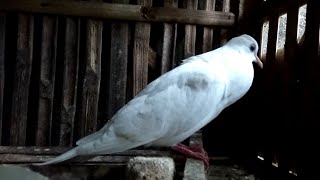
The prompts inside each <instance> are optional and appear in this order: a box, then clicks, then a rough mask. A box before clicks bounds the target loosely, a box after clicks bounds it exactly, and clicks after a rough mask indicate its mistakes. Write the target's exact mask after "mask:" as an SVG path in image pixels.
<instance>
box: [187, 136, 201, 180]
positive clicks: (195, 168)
mask: <svg viewBox="0 0 320 180" xmlns="http://www.w3.org/2000/svg"><path fill="white" fill-rule="evenodd" d="M190 145H191V146H194V145H197V146H199V147H203V143H202V133H201V132H200V131H199V132H196V133H195V134H193V135H192V136H191V137H190ZM183 179H184V180H189V179H199V180H206V179H207V175H206V170H205V167H204V164H203V162H202V161H200V160H195V159H191V158H188V159H187V161H186V164H185V168H184V172H183Z"/></svg>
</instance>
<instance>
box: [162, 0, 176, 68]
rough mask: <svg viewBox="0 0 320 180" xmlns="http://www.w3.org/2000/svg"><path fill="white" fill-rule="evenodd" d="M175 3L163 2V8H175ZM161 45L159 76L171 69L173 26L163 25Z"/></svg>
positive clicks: (173, 1)
mask: <svg viewBox="0 0 320 180" xmlns="http://www.w3.org/2000/svg"><path fill="white" fill-rule="evenodd" d="M177 5H178V4H177V1H175V0H165V1H164V7H177ZM163 28H164V29H163V44H162V57H161V74H164V73H166V72H167V71H169V70H170V69H171V63H170V59H171V55H172V54H173V53H172V52H173V51H172V49H173V43H174V28H175V26H174V24H169V23H164V26H163Z"/></svg>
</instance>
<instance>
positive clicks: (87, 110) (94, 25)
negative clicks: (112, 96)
mask: <svg viewBox="0 0 320 180" xmlns="http://www.w3.org/2000/svg"><path fill="white" fill-rule="evenodd" d="M102 25H103V22H102V21H98V20H91V19H90V20H88V21H87V37H86V38H87V40H86V44H87V47H86V50H87V51H86V67H85V75H84V79H83V86H82V95H81V102H80V103H81V104H80V107H79V108H78V110H79V113H80V116H79V117H78V119H77V120H78V124H79V127H78V129H79V130H80V133H79V135H80V137H84V136H87V135H89V134H91V133H93V132H95V131H96V129H97V114H98V100H99V90H100V81H101V49H102V27H103V26H102Z"/></svg>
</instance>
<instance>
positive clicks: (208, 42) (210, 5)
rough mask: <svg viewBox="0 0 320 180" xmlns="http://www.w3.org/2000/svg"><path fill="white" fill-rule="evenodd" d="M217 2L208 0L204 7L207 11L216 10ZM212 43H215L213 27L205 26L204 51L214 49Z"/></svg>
mask: <svg viewBox="0 0 320 180" xmlns="http://www.w3.org/2000/svg"><path fill="white" fill-rule="evenodd" d="M215 4H216V0H206V3H205V7H204V8H205V10H206V11H214V10H215ZM212 43H213V29H212V28H210V27H204V29H203V44H202V52H208V51H210V50H212Z"/></svg>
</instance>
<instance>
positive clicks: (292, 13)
mask: <svg viewBox="0 0 320 180" xmlns="http://www.w3.org/2000/svg"><path fill="white" fill-rule="evenodd" d="M289 3H290V4H289V8H288V12H287V28H286V42H285V47H284V52H285V54H284V61H283V69H282V71H281V72H282V73H281V76H282V87H281V91H280V92H279V93H281V94H280V96H281V97H282V98H281V99H282V103H281V104H282V105H281V106H282V107H283V108H282V112H283V115H284V117H285V118H282V119H283V123H284V127H285V128H287V134H286V135H283V136H282V138H280V140H281V141H282V143H281V145H280V148H279V152H278V153H279V171H280V172H281V174H282V176H283V179H287V178H286V177H287V176H288V171H289V170H291V168H293V167H292V162H293V160H294V158H295V157H294V154H295V152H294V149H296V144H295V143H291V142H288V139H290V138H292V139H295V138H294V136H292V133H294V129H295V128H294V127H297V126H296V124H295V122H296V119H297V117H299V113H298V112H299V108H298V102H297V91H296V89H297V79H298V78H297V72H296V67H295V65H296V61H297V25H298V18H299V17H298V16H299V14H298V13H299V3H298V0H291V1H290V2H289ZM281 50H283V49H281ZM278 51H279V50H278Z"/></svg>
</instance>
